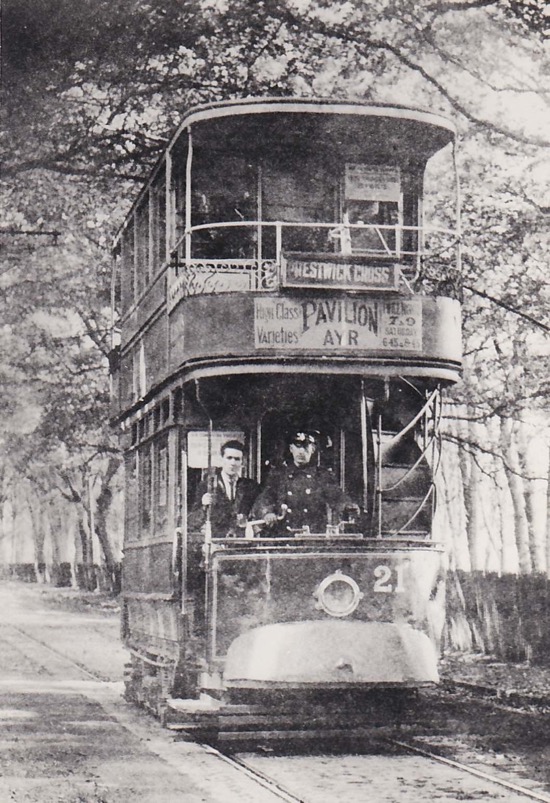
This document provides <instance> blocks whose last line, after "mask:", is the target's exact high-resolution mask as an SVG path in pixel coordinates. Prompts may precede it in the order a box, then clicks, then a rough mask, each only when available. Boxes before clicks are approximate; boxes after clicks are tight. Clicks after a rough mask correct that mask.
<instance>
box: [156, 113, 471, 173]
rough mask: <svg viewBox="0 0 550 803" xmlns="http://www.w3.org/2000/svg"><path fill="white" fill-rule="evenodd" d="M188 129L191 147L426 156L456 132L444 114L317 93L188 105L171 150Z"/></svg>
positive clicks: (444, 143)
mask: <svg viewBox="0 0 550 803" xmlns="http://www.w3.org/2000/svg"><path fill="white" fill-rule="evenodd" d="M189 128H191V130H192V133H193V143H194V145H195V146H197V145H198V146H204V147H208V148H211V149H212V150H213V151H216V150H225V149H226V148H227V144H228V143H230V150H231V151H232V152H233V153H235V152H236V151H238V152H240V153H242V154H243V155H244V153H245V152H246V153H249V154H250V155H253V154H255V153H258V152H259V153H262V152H266V153H272V152H273V149H274V148H275V149H283V148H284V149H286V148H299V147H300V144H301V143H302V144H304V143H305V144H306V145H308V146H309V148H312V149H315V148H317V147H318V146H319V145H320V144H323V145H324V147H325V149H328V148H330V147H333V148H335V149H338V150H340V151H341V150H342V149H345V150H346V151H351V154H353V153H354V152H355V153H357V154H358V153H360V152H363V153H364V152H369V153H372V152H374V151H376V152H377V153H379V154H380V156H381V157H385V156H387V155H389V154H396V153H399V154H401V155H402V156H403V155H405V154H406V155H407V156H408V158H410V159H414V158H416V159H419V160H421V161H426V160H427V159H429V158H430V156H432V155H433V154H434V153H436V152H437V151H438V150H440V149H441V148H443V147H444V146H445V145H447V144H448V143H449V142H451V141H452V140H453V139H454V137H455V133H456V131H455V127H454V125H453V124H452V123H451V122H450V121H449V120H447V119H446V118H444V117H442V116H440V115H437V114H433V113H432V112H428V111H423V110H420V109H413V108H408V107H405V106H392V105H385V104H378V105H369V104H364V103H359V102H354V101H343V100H342V101H337V100H326V99H319V98H246V99H242V100H232V101H221V102H217V103H210V104H206V105H203V106H196V107H194V108H192V109H190V110H189V111H188V112H187V113H186V115H185V116H184V118H183V120H182V122H181V124H180V126H179V128H178V130H177V131H176V134H175V135H174V137H173V139H172V142H171V143H170V146H169V149H170V148H171V147H173V145H174V144H175V143H176V142H177V141H178V139H179V138H180V137H181V136H182V134H185V132H187V131H188V129H189Z"/></svg>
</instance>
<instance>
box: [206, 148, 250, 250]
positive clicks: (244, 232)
mask: <svg viewBox="0 0 550 803" xmlns="http://www.w3.org/2000/svg"><path fill="white" fill-rule="evenodd" d="M230 190H236V191H235V192H233V193H232V194H230ZM239 207H241V208H242V211H241V209H240V208H239ZM259 213H260V206H259V200H258V166H257V165H256V164H255V163H253V162H251V161H250V159H245V158H244V157H241V156H231V157H224V158H223V159H222V158H220V159H219V160H216V154H215V153H212V152H210V151H209V152H207V153H204V152H203V151H202V150H201V149H197V150H196V151H195V152H194V154H193V172H192V180H191V225H192V226H198V225H208V224H211V226H212V228H207V229H202V230H200V231H198V232H194V233H193V235H192V242H191V248H192V256H193V258H198V259H231V258H232V259H256V257H257V236H256V230H255V228H254V226H251V225H249V226H244V225H243V226H242V227H239V226H237V227H233V226H231V227H220V228H216V226H217V224H219V223H239V222H240V221H243V222H248V223H256V222H257V221H259V219H260V215H259Z"/></svg>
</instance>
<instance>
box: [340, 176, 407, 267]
mask: <svg viewBox="0 0 550 803" xmlns="http://www.w3.org/2000/svg"><path fill="white" fill-rule="evenodd" d="M343 201H344V203H343V220H344V223H350V224H358V223H364V224H366V228H365V229H358V228H353V229H351V230H350V234H349V239H348V240H347V242H346V240H343V241H342V251H343V252H344V253H345V252H346V251H347V252H348V253H353V254H361V253H372V252H375V253H376V252H382V253H384V252H388V251H389V252H391V253H393V252H395V250H396V230H395V228H393V227H395V226H397V225H398V224H399V223H401V222H402V214H401V171H400V169H399V167H395V166H389V165H368V164H353V163H349V162H348V163H347V164H346V167H345V174H344V199H343Z"/></svg>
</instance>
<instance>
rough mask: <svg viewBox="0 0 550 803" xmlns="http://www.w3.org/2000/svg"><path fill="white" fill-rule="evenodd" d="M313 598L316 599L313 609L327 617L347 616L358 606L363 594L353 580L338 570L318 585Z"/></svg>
mask: <svg viewBox="0 0 550 803" xmlns="http://www.w3.org/2000/svg"><path fill="white" fill-rule="evenodd" d="M313 596H314V597H315V598H316V599H317V603H316V606H315V607H316V608H320V609H321V610H323V611H324V612H325V613H328V614H329V616H349V615H350V613H353V611H354V610H355V609H356V608H357V606H358V605H359V602H360V600H361V599H362V597H363V594H362V592H361V591H360V590H359V586H358V585H357V583H356V582H355V580H352V578H351V577H348V576H347V574H342V572H341V571H340V570H339V569H338V570H337V571H336V572H334V574H329V575H328V577H325V579H324V580H322V581H321V582H320V583H319V585H318V587H317V588H316V589H315V591H314V592H313Z"/></svg>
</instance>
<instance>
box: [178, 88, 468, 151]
mask: <svg viewBox="0 0 550 803" xmlns="http://www.w3.org/2000/svg"><path fill="white" fill-rule="evenodd" d="M273 112H285V113H304V112H308V113H309V114H342V115H346V114H347V115H356V116H358V117H361V116H364V117H386V118H389V117H392V118H394V119H401V120H411V121H416V122H420V123H425V124H426V125H432V126H435V127H437V128H443V129H445V130H447V131H448V132H449V133H450V134H452V137H450V138H449V141H451V140H452V138H454V137H455V136H456V135H457V129H456V126H455V125H454V123H453V122H452V121H451V120H449V119H448V118H447V117H445V116H444V115H441V114H435V113H434V112H430V111H427V110H425V109H418V108H414V107H412V106H402V105H398V104H392V103H364V102H362V101H358V100H357V101H356V100H347V99H346V100H343V99H342V100H337V99H334V98H305V97H304V98H301V97H286V98H285V97H281V98H278V97H269V96H268V97H263V98H257V97H250V98H236V99H234V100H220V101H213V102H212V103H204V104H200V105H197V106H192V107H190V108H189V109H188V110H187V111H186V112H185V114H184V116H183V119H182V121H181V123H180V124H179V126H178V127H177V129H176V131H175V133H174V134H173V136H172V137H171V139H170V142H169V144H168V146H167V148H166V150H170V148H172V147H173V145H174V143H175V142H176V141H177V139H178V138H179V137H180V136H181V133H182V131H185V129H187V128H188V127H189V126H192V125H194V124H195V123H198V122H203V121H206V120H215V119H219V118H221V117H236V116H238V115H243V114H247V115H253V114H272V113H273Z"/></svg>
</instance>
